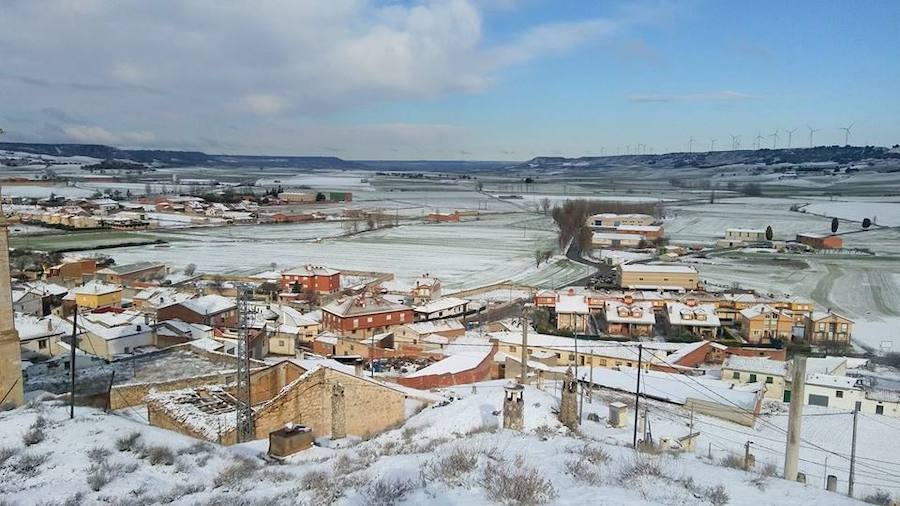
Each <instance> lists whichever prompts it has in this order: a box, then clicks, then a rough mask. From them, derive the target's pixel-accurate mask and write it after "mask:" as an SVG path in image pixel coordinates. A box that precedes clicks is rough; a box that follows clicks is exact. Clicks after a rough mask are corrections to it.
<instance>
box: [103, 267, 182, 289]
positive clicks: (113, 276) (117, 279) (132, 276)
mask: <svg viewBox="0 0 900 506" xmlns="http://www.w3.org/2000/svg"><path fill="white" fill-rule="evenodd" d="M167 273H168V267H166V264H161V263H158V262H138V263H134V264H127V265H111V266H109V267H106V268H104V269H100V270H98V271H97V272H96V276H97V278H98V279H100V280H101V281H105V282H107V283H113V284H118V285H122V284H130V283H134V282H136V281H150V280H152V279H162V278H164V277H165V276H166V274H167Z"/></svg>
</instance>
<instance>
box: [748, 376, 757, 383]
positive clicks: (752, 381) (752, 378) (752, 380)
mask: <svg viewBox="0 0 900 506" xmlns="http://www.w3.org/2000/svg"><path fill="white" fill-rule="evenodd" d="M749 382H750V383H756V375H755V374H751V375H750V380H749Z"/></svg>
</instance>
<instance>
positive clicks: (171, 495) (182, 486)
mask: <svg viewBox="0 0 900 506" xmlns="http://www.w3.org/2000/svg"><path fill="white" fill-rule="evenodd" d="M204 490H206V487H204V486H203V485H201V484H199V483H179V484H178V485H175V487H173V488H172V489H171V490H169V491H168V492H165V493H163V494H160V495H158V496H156V497H155V500H154V502H158V503H161V504H169V503H173V502H175V501H177V500H179V499H181V498H182V497H184V496H186V495H191V494H196V493H199V492H203V491H204Z"/></svg>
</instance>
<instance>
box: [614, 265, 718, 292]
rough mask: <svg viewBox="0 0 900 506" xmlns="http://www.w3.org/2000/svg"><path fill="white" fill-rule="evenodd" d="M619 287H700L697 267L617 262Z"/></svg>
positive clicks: (692, 288)
mask: <svg viewBox="0 0 900 506" xmlns="http://www.w3.org/2000/svg"><path fill="white" fill-rule="evenodd" d="M616 278H617V279H616V281H617V282H618V285H619V287H621V288H627V289H633V290H634V289H636V290H696V289H698V288H700V275H699V273H698V272H697V269H695V268H694V267H692V266H690V265H682V264H619V265H618V266H617V267H616Z"/></svg>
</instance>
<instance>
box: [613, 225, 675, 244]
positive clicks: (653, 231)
mask: <svg viewBox="0 0 900 506" xmlns="http://www.w3.org/2000/svg"><path fill="white" fill-rule="evenodd" d="M615 230H616V233H617V234H630V235H638V236H641V237H642V238H644V239H645V240H647V241H658V240H659V239H662V237H663V234H664V231H663V227H662V225H619V226H618V227H616V229H615Z"/></svg>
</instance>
